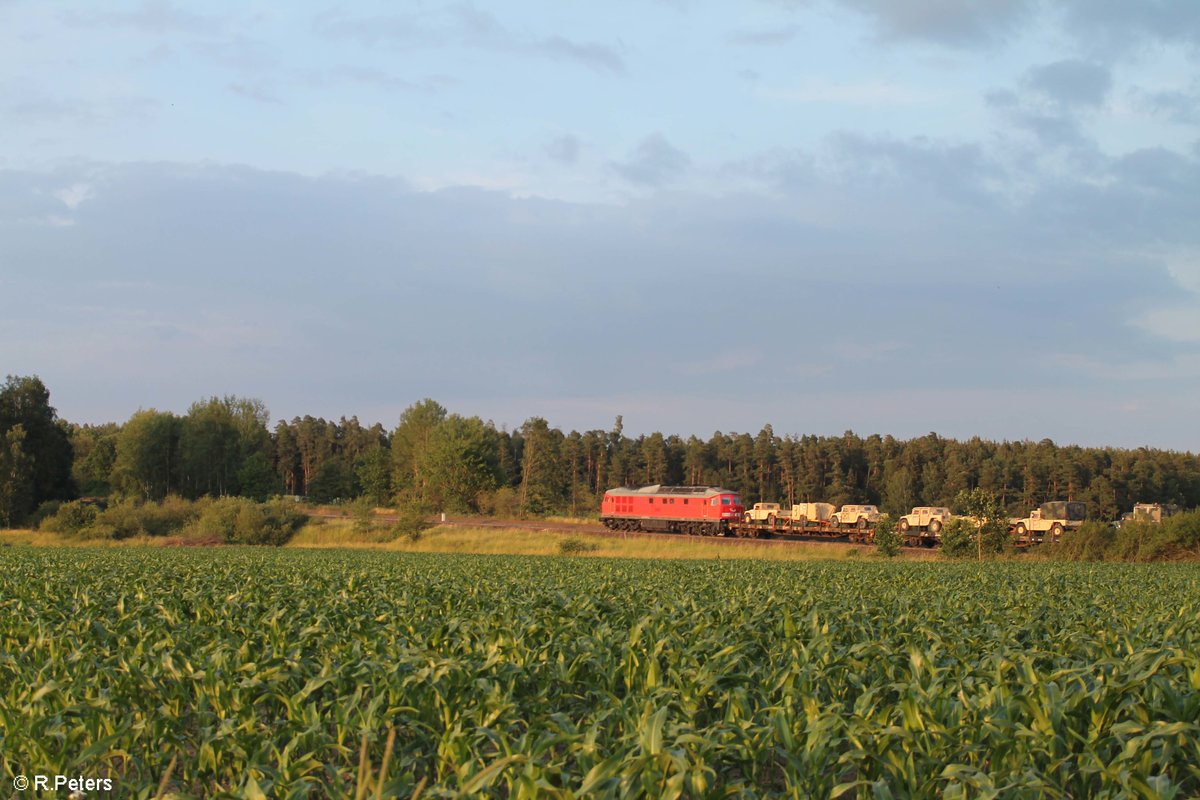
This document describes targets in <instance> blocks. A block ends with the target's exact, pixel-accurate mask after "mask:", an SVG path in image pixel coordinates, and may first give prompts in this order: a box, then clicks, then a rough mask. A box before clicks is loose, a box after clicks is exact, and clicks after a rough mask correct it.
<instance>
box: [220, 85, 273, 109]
mask: <svg viewBox="0 0 1200 800" xmlns="http://www.w3.org/2000/svg"><path fill="white" fill-rule="evenodd" d="M225 88H227V89H228V90H229V91H230V92H232V93H234V94H236V95H238V96H239V97H244V98H246V99H247V100H253V101H254V102H255V103H260V104H263V105H278V104H280V103H281V102H282V101H281V100H280V99H279V98H278V97H277V96H276V95H275V94H274V93H272V92H271V91H270V90H268V89H266V88H265V87H263V86H257V85H252V84H245V83H230V84H229V85H228V86H226V87H225Z"/></svg>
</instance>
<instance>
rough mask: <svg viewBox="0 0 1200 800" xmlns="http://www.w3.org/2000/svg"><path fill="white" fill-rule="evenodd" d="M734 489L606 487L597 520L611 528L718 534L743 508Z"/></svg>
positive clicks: (740, 516)
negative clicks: (607, 488) (732, 490)
mask: <svg viewBox="0 0 1200 800" xmlns="http://www.w3.org/2000/svg"><path fill="white" fill-rule="evenodd" d="M745 510H746V509H745V506H743V505H742V498H741V497H740V496H738V493H737V492H731V491H729V490H728V489H718V488H717V487H715V486H659V485H654V486H643V487H642V488H640V489H609V490H608V491H607V492H605V493H604V501H603V502H602V503H601V505H600V521H601V522H603V523H604V526H605V527H606V528H608V529H609V530H614V531H665V532H668V533H690V534H693V535H697V536H717V535H724V534H727V533H730V532H731V530H732V528H731V525H732V524H733V523H736V522H739V521H741V519H742V514H743V513H744V512H745Z"/></svg>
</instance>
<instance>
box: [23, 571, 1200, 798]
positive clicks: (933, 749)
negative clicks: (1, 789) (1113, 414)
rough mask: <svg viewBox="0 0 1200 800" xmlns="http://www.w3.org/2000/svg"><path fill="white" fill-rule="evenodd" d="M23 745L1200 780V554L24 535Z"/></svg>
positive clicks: (978, 782) (992, 780)
mask: <svg viewBox="0 0 1200 800" xmlns="http://www.w3.org/2000/svg"><path fill="white" fill-rule="evenodd" d="M0 568H2V570H3V571H2V573H0V765H2V772H3V773H4V779H5V780H6V781H7V783H5V784H3V785H4V786H5V787H6V790H7V787H8V786H10V785H12V781H13V780H14V777H15V776H17V775H32V774H50V775H53V774H64V775H83V776H96V777H100V776H108V777H111V778H112V779H113V781H114V784H115V785H116V787H117V788H116V795H115V796H136V797H141V798H148V797H154V796H164V797H165V796H176V797H206V798H207V797H280V798H285V797H286V798H292V797H296V798H299V797H313V798H323V797H356V798H357V797H380V796H386V797H391V796H401V797H411V796H414V795H419V796H422V797H451V796H462V795H475V794H484V795H490V796H497V797H534V796H538V797H564V798H567V797H583V796H587V797H646V796H653V797H751V796H764V795H765V796H785V797H805V798H807V797H851V798H853V797H864V798H889V797H894V798H902V797H909V798H927V797H933V796H943V797H971V798H990V797H1005V798H1008V797H1046V798H1080V797H1114V798H1116V797H1144V798H1152V797H1154V798H1159V797H1161V798H1170V797H1181V798H1182V797H1194V796H1197V795H1200V725H1198V721H1200V569H1197V568H1196V567H1195V566H1184V565H1162V566H1154V567H1145V568H1142V567H1129V566H1121V565H1080V564H1052V563H1035V564H1013V563H985V564H946V563H929V564H925V563H904V564H891V563H866V562H864V563H853V562H850V563H844V562H836V563H835V562H800V563H786V564H785V563H765V562H728V561H725V562H722V561H712V562H644V561H631V560H620V561H618V560H606V559H596V558H563V557H545V558H539V557H503V556H493V557H484V556H445V555H421V554H392V553H364V552H345V551H340V552H329V551H322V552H306V551H287V550H272V551H261V550H253V551H251V550H247V549H238V548H221V549H216V550H213V549H205V550H194V551H193V550H187V551H180V550H166V549H145V550H142V549H133V548H130V549H120V550H87V549H71V550H54V549H44V550H43V549H33V548H7V549H4V550H2V551H0Z"/></svg>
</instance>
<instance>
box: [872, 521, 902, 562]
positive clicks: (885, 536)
mask: <svg viewBox="0 0 1200 800" xmlns="http://www.w3.org/2000/svg"><path fill="white" fill-rule="evenodd" d="M900 543H901V539H900V534H899V533H897V532H896V520H894V519H892V517H891V516H890V515H889V514H880V515H879V519H877V520H875V549H876V550H878V551H879V553H880V554H881V555H884V556H887V557H888V558H895V557H896V556H898V555H900Z"/></svg>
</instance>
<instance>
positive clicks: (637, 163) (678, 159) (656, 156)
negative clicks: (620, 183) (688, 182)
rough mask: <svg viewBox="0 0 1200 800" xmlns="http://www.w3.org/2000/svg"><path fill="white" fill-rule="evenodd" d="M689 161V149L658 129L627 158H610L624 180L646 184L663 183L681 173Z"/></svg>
mask: <svg viewBox="0 0 1200 800" xmlns="http://www.w3.org/2000/svg"><path fill="white" fill-rule="evenodd" d="M690 164H691V159H689V158H688V156H687V153H684V152H683V151H682V150H679V149H678V148H676V147H674V146H673V145H672V144H671V143H670V142H668V141H667V140H666V139H665V138H663V136H662V134H658V133H655V134H652V135H650V136H647V137H646V138H645V139H643V140H642V141H641V143H639V144H638V146H637V147H635V148H633V150H631V151H630V152H629V155H628V156H627V157H626V159H625V160H624V161H619V162H618V161H614V162H610V166H611V167H612V168H613V169H614V170H615V171H616V172H617V173H618V174H619V175H621V177H623V178H625V180H627V181H630V182H631V183H637V184H642V185H644V186H659V185H662V184H664V183H666V182H668V181H670V180H671V179H673V178H676V177H678V176H679V175H681V174H682V173H683V172H684V171H685V170H686V169H687V168H688V166H689V165H690Z"/></svg>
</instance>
